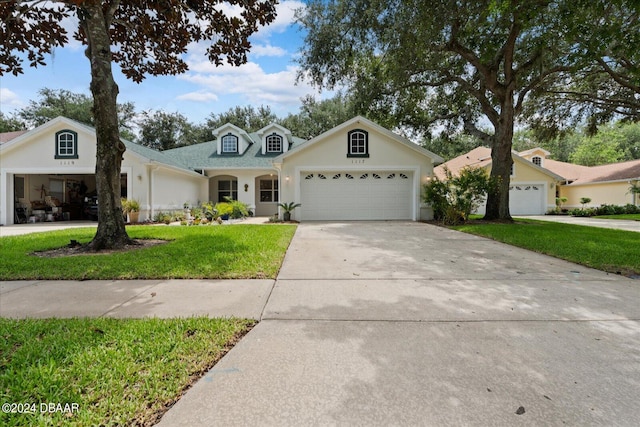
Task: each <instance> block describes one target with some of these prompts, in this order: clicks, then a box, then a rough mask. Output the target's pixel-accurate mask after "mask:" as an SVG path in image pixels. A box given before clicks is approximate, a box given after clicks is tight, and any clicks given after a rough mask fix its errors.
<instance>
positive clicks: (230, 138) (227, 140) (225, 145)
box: [222, 133, 238, 153]
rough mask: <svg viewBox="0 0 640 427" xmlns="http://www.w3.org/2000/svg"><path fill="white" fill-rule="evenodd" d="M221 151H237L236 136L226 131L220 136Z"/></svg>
mask: <svg viewBox="0 0 640 427" xmlns="http://www.w3.org/2000/svg"><path fill="white" fill-rule="evenodd" d="M222 152H223V153H237V152H238V137H237V136H235V135H233V134H231V133H228V134H226V135H225V136H223V137H222Z"/></svg>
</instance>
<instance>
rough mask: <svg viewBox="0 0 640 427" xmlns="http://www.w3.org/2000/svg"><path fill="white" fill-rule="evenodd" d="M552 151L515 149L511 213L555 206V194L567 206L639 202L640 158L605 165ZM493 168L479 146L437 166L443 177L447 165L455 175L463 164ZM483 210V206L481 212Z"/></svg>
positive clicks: (529, 212)
mask: <svg viewBox="0 0 640 427" xmlns="http://www.w3.org/2000/svg"><path fill="white" fill-rule="evenodd" d="M549 154H550V153H549V152H548V151H546V150H544V149H542V148H533V149H531V150H526V151H522V152H520V153H516V152H513V153H512V158H513V169H512V173H511V182H510V186H509V210H510V212H511V214H512V215H541V214H544V213H545V212H547V211H549V210H551V209H554V208H555V207H556V197H567V199H568V200H567V202H566V203H564V205H563V206H564V207H567V208H573V207H581V206H582V205H581V203H580V199H581V198H582V197H588V198H590V199H591V203H590V204H589V205H590V206H600V205H601V204H615V205H625V204H627V203H632V204H639V203H640V200H639V198H638V195H637V194H633V193H632V192H630V191H629V189H630V187H631V185H640V184H639V180H640V160H633V161H630V162H623V163H614V164H609V165H602V166H591V167H589V166H581V165H574V164H571V163H565V162H559V161H556V160H552V159H549V158H547V157H548V156H549ZM469 166H473V167H483V168H486V169H487V170H491V149H489V148H486V147H478V148H475V149H473V150H471V151H470V152H468V153H466V154H463V155H461V156H458V157H456V158H455V159H452V160H450V161H448V162H446V163H443V164H442V165H440V166H438V167H436V168H435V171H434V172H435V175H436V176H437V177H438V178H440V179H443V178H444V168H445V167H447V168H449V170H451V172H452V173H453V174H454V175H455V174H457V173H458V172H459V171H460V170H461V169H462V168H464V167H469ZM483 212H484V207H482V208H481V209H480V213H483Z"/></svg>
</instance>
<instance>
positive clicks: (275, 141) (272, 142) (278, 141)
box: [267, 133, 282, 153]
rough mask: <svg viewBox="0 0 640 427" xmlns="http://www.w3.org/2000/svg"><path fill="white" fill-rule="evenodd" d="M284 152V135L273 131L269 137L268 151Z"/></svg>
mask: <svg viewBox="0 0 640 427" xmlns="http://www.w3.org/2000/svg"><path fill="white" fill-rule="evenodd" d="M281 152H282V137H281V136H280V135H278V134H276V133H273V134H271V135H269V136H268V137H267V153H281Z"/></svg>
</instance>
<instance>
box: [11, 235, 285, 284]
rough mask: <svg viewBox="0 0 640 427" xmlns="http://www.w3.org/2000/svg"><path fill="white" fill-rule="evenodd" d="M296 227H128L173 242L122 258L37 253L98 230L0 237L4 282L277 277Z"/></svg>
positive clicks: (83, 239)
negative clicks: (47, 256)
mask: <svg viewBox="0 0 640 427" xmlns="http://www.w3.org/2000/svg"><path fill="white" fill-rule="evenodd" d="M295 228H296V227H295V225H228V226H202V227H173V226H133V227H127V232H128V233H129V236H130V237H132V238H135V239H163V240H169V243H167V244H163V245H158V246H154V247H149V248H143V249H136V250H132V251H128V252H124V253H113V254H99V255H81V256H71V257H69V256H67V257H58V258H42V257H37V256H34V255H32V253H33V252H36V251H42V250H48V249H53V248H60V247H63V246H65V245H67V244H69V242H70V240H77V241H79V242H80V243H87V242H89V241H90V240H91V239H92V237H93V236H94V234H95V229H69V230H59V231H53V232H46V233H34V234H28V235H24V236H14V237H2V238H0V259H1V260H2V262H1V263H0V280H25V279H34V280H35V279H79V280H82V279H167V278H193V279H198V278H210V279H214V278H215V279H218V278H275V277H276V275H277V273H278V270H279V269H280V265H281V264H282V260H283V258H284V254H285V252H286V250H287V247H288V246H289V243H290V241H291V238H292V237H293V234H294V232H295Z"/></svg>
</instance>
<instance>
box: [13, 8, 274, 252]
mask: <svg viewBox="0 0 640 427" xmlns="http://www.w3.org/2000/svg"><path fill="white" fill-rule="evenodd" d="M276 3H277V1H276V0H226V1H221V0H211V1H206V0H184V1H181V0H154V1H146V0H141V1H120V0H102V1H101V0H67V1H58V2H52V1H18V0H2V1H0V40H2V44H1V45H0V76H1V75H3V74H5V73H13V74H15V75H18V74H20V73H22V72H23V68H22V67H23V65H22V64H23V62H24V61H25V60H26V61H27V62H28V64H29V66H33V67H35V66H38V65H44V64H45V59H46V56H47V55H48V54H50V53H51V52H52V51H53V50H54V49H55V48H57V47H62V46H65V45H66V44H67V43H68V42H69V34H68V33H67V30H66V29H65V26H64V25H63V23H62V22H63V20H66V22H67V23H68V22H77V23H78V25H77V29H76V32H75V33H74V34H73V37H74V38H76V39H77V40H79V41H81V42H82V43H83V44H84V45H86V56H87V58H88V59H89V62H90V64H91V87H90V89H91V93H92V95H93V110H94V111H93V113H94V117H95V127H96V138H97V155H96V186H97V192H98V203H99V206H100V210H99V217H98V229H97V232H96V235H95V236H94V238H93V240H92V242H91V244H90V246H91V247H92V248H93V249H95V250H99V249H105V248H117V247H122V246H124V245H125V244H127V243H130V242H131V240H130V238H129V236H128V235H127V232H126V230H125V226H124V219H123V216H122V211H121V205H120V169H121V162H122V156H123V153H124V151H125V147H124V144H122V142H121V141H120V134H119V124H118V110H117V103H116V99H117V96H118V86H117V84H116V82H115V80H114V78H113V71H112V64H113V63H117V64H118V65H119V66H120V68H121V70H122V72H123V74H124V75H125V76H126V77H127V78H130V79H132V80H133V81H135V82H138V83H139V82H141V81H142V80H143V79H144V78H145V75H163V74H179V73H183V72H185V71H186V70H187V64H186V62H185V61H184V60H183V58H182V55H183V54H184V53H186V51H187V47H188V45H189V44H190V43H192V42H204V43H207V50H206V53H207V56H208V58H209V60H210V61H212V62H213V63H215V64H216V65H221V64H222V63H223V62H224V61H225V60H226V61H227V62H228V63H230V64H232V65H240V64H242V63H245V62H246V60H247V53H248V51H249V50H250V48H251V44H250V42H249V40H248V39H249V36H251V35H252V34H253V33H254V32H256V31H257V29H258V26H259V25H266V24H268V23H270V22H272V21H273V19H274V18H275V4H276ZM69 18H75V19H76V21H72V20H70V19H69Z"/></svg>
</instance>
